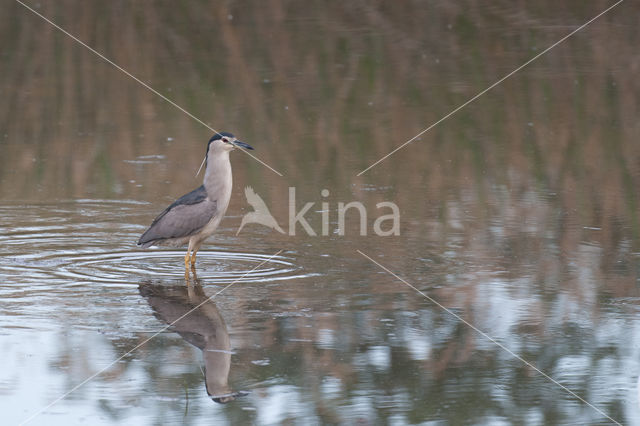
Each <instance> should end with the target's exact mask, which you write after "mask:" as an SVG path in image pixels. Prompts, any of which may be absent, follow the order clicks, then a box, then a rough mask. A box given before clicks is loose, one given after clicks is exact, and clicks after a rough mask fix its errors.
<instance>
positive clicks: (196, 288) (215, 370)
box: [138, 278, 248, 404]
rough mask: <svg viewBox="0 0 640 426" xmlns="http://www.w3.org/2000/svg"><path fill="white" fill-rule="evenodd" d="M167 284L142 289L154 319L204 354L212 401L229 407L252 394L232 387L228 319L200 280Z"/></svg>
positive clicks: (151, 284) (144, 285)
mask: <svg viewBox="0 0 640 426" xmlns="http://www.w3.org/2000/svg"><path fill="white" fill-rule="evenodd" d="M186 284H187V285H185V283H182V282H181V283H179V284H171V285H169V284H166V283H161V282H151V281H144V282H142V283H140V285H139V287H138V289H139V291H140V294H141V295H142V296H143V297H144V298H145V299H146V300H147V302H148V303H149V306H151V308H152V309H153V312H154V315H155V316H156V317H157V318H158V319H159V320H161V321H162V322H165V323H167V324H170V325H171V328H170V330H172V331H175V332H176V333H178V334H179V335H180V336H181V337H182V338H183V339H184V340H185V341H187V342H188V343H190V344H192V345H194V346H196V347H197V348H198V349H200V350H201V351H202V357H203V360H204V370H205V387H206V390H207V394H208V395H209V396H210V397H211V399H212V400H213V401H215V402H217V403H220V404H226V403H228V402H230V401H233V400H234V399H236V398H238V397H240V396H245V395H247V394H248V392H246V391H233V390H232V389H231V387H230V386H229V383H228V381H229V371H230V368H231V354H232V351H231V343H230V340H229V333H228V331H227V325H226V324H225V321H224V318H223V317H222V315H221V314H220V311H219V310H218V307H217V306H216V304H215V302H213V301H212V300H210V299H209V297H208V296H207V295H206V294H205V292H204V290H203V288H202V283H201V282H200V280H199V279H197V278H195V279H193V280H188V281H187V283H186Z"/></svg>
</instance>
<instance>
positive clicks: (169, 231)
mask: <svg viewBox="0 0 640 426" xmlns="http://www.w3.org/2000/svg"><path fill="white" fill-rule="evenodd" d="M216 213H217V203H216V202H215V201H212V200H209V199H208V198H207V194H206V191H205V190H204V187H200V188H198V189H196V190H194V191H191V192H190V193H189V194H186V195H183V196H182V197H180V198H179V199H178V200H176V201H175V202H174V203H173V204H171V205H170V206H169V207H167V209H166V210H165V211H163V212H162V213H160V215H158V217H157V218H156V219H155V220H154V221H153V223H152V224H151V226H150V227H149V229H147V231H146V232H145V233H144V234H142V236H141V237H140V240H139V241H138V244H141V245H144V244H146V243H150V242H152V241H157V240H165V239H169V238H181V237H187V236H189V235H193V234H195V233H196V232H198V231H199V230H200V229H202V228H203V227H204V226H205V225H206V224H207V223H208V222H209V221H210V220H211V219H212V218H213V217H214V216H215V215H216Z"/></svg>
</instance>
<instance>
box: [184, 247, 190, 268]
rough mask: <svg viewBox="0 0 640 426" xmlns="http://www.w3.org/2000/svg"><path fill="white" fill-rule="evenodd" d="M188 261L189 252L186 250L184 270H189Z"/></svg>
mask: <svg viewBox="0 0 640 426" xmlns="http://www.w3.org/2000/svg"><path fill="white" fill-rule="evenodd" d="M190 260H191V258H190V256H189V250H187V254H185V255H184V269H189V263H190Z"/></svg>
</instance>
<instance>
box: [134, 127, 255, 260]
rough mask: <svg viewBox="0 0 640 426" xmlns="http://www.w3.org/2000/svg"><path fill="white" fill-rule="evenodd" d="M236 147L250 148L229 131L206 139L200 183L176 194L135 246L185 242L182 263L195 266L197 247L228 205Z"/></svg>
mask: <svg viewBox="0 0 640 426" xmlns="http://www.w3.org/2000/svg"><path fill="white" fill-rule="evenodd" d="M236 147H240V148H245V149H253V148H252V147H251V146H250V145H248V144H246V143H244V142H240V141H239V140H237V139H236V138H235V136H233V135H232V134H231V133H226V132H222V133H216V134H215V135H213V137H212V138H211V139H209V144H208V145H207V152H206V153H205V158H204V160H203V163H204V164H205V171H204V181H203V183H202V186H200V187H199V188H196V189H194V190H193V191H191V192H189V193H188V194H185V195H183V196H182V197H180V198H178V199H177V200H176V201H175V202H174V203H173V204H171V205H170V206H169V207H167V208H166V209H165V210H164V211H163V212H162V213H160V214H159V215H158V217H156V218H155V219H154V221H153V222H152V223H151V226H150V227H149V229H147V230H146V231H145V232H144V234H142V236H141V237H140V240H138V245H139V246H142V247H143V248H147V247H150V246H153V245H169V246H182V245H185V244H187V243H188V244H189V247H188V248H187V254H186V255H185V257H184V266H185V268H186V269H187V270H188V267H189V265H191V268H195V264H196V253H197V252H198V249H199V248H200V246H201V245H202V243H203V242H204V240H206V239H207V238H208V237H209V236H210V235H211V234H213V231H215V230H216V228H217V227H218V225H219V224H220V221H221V220H222V217H223V216H224V213H225V212H226V211H227V207H228V206H229V199H230V198H231V187H232V184H233V178H232V176H231V162H230V161H229V152H231V151H232V150H233V149H234V148H236ZM200 167H202V166H200Z"/></svg>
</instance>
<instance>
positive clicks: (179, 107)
mask: <svg viewBox="0 0 640 426" xmlns="http://www.w3.org/2000/svg"><path fill="white" fill-rule="evenodd" d="M15 1H16V2H17V3H19V4H20V5H22V6H23V7H24V8H25V9H27V10H29V11H30V12H32V13H33V14H34V15H36V16H38V17H40V18H41V19H43V20H44V21H46V22H47V23H49V24H51V25H52V26H53V27H54V28H56V29H57V30H59V31H60V32H62V33H63V34H65V35H67V36H68V37H70V38H71V39H73V40H74V41H75V42H76V43H78V44H80V45H81V46H83V47H85V48H87V49H88V50H89V51H90V52H91V53H93V54H94V55H96V56H98V57H99V58H100V59H102V60H104V61H105V62H107V63H108V64H110V65H112V66H114V67H115V68H116V69H117V70H118V71H121V72H122V73H124V74H125V75H127V76H128V77H130V78H132V79H133V80H135V81H136V82H137V83H139V84H140V85H141V86H143V87H144V88H145V89H147V90H149V91H150V92H152V93H153V94H155V95H158V96H159V97H161V98H162V99H163V100H165V101H166V102H168V103H169V104H171V105H172V106H174V107H176V108H177V109H179V110H180V111H182V112H183V113H184V114H186V115H188V116H189V117H191V118H192V119H194V120H195V121H197V122H198V123H200V124H202V125H203V126H204V127H206V128H207V129H209V130H211V131H212V132H214V133H218V134H219V133H220V132H218V131H217V130H216V129H214V128H213V127H211V126H209V125H208V124H207V123H205V122H204V121H202V120H201V119H199V118H198V117H196V116H195V115H193V114H192V113H190V112H189V111H187V110H186V109H184V108H183V107H181V106H180V105H178V104H177V103H175V102H174V101H172V100H171V99H169V98H168V97H166V96H165V95H163V94H162V93H160V92H158V91H157V90H156V89H154V88H153V87H151V86H149V85H148V84H147V83H145V82H144V81H142V80H140V79H139V78H138V77H136V76H135V75H133V74H131V73H130V72H129V71H127V70H126V69H124V68H122V67H121V66H120V65H118V64H116V63H115V62H113V61H112V60H111V59H109V58H107V57H106V56H104V55H103V54H102V53H100V52H98V51H97V50H95V49H94V48H93V47H91V46H89V45H88V44H86V43H85V42H83V41H82V40H80V39H79V38H78V37H76V36H74V35H73V34H71V33H70V32H68V31H67V30H65V29H64V28H62V27H61V26H59V25H58V24H56V23H55V22H53V21H52V20H50V19H49V18H47V17H46V16H44V15H42V14H41V13H39V12H38V11H36V10H35V9H33V8H31V7H29V6H28V5H26V4H25V3H23V2H22V1H20V0H15ZM241 151H242V152H243V153H245V154H247V155H248V156H249V157H251V158H253V159H254V160H256V161H257V162H258V163H260V164H262V165H263V166H265V167H267V168H268V169H269V170H271V171H272V172H274V173H275V174H277V175H278V176H281V177H282V176H283V174H282V173H280V172H279V171H278V170H276V169H274V168H273V167H271V166H270V165H268V164H267V163H265V162H264V161H262V160H260V159H259V158H258V157H256V156H255V155H253V154H251V153H249V152H247V151H246V150H244V149H243V150H241Z"/></svg>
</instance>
